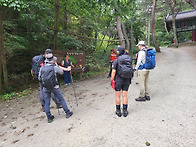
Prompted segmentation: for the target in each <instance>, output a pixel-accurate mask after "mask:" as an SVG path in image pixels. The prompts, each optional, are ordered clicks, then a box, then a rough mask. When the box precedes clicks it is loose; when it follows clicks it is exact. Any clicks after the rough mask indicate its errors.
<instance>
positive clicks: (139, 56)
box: [135, 51, 145, 70]
mask: <svg viewBox="0 0 196 147" xmlns="http://www.w3.org/2000/svg"><path fill="white" fill-rule="evenodd" d="M144 56H145V51H139V53H138V59H137V64H136V66H135V69H136V70H138V68H139V66H140V65H141V64H142V59H143V57H144Z"/></svg>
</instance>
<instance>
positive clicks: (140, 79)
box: [135, 71, 146, 101]
mask: <svg viewBox="0 0 196 147" xmlns="http://www.w3.org/2000/svg"><path fill="white" fill-rule="evenodd" d="M145 74H146V71H138V82H139V88H140V95H139V98H136V99H135V100H136V101H145V100H146V99H145V86H144V82H145Z"/></svg>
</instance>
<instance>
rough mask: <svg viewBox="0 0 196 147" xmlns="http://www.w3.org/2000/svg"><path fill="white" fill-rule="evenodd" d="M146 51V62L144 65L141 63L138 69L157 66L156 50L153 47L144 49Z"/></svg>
mask: <svg viewBox="0 0 196 147" xmlns="http://www.w3.org/2000/svg"><path fill="white" fill-rule="evenodd" d="M143 51H145V52H146V62H145V63H144V64H143V65H140V67H139V68H138V69H143V68H145V69H154V68H155V66H156V61H155V54H156V52H155V51H154V50H153V49H152V48H148V49H147V50H143Z"/></svg>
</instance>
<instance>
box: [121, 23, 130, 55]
mask: <svg viewBox="0 0 196 147" xmlns="http://www.w3.org/2000/svg"><path fill="white" fill-rule="evenodd" d="M121 23H122V31H123V35H124V36H125V41H126V49H127V50H128V51H129V50H130V42H129V38H128V37H127V33H126V29H125V24H124V22H121Z"/></svg>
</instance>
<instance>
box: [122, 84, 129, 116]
mask: <svg viewBox="0 0 196 147" xmlns="http://www.w3.org/2000/svg"><path fill="white" fill-rule="evenodd" d="M129 85H130V81H124V82H123V86H122V97H123V116H124V117H127V115H128V111H127V107H128V97H127V93H128V89H129Z"/></svg>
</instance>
